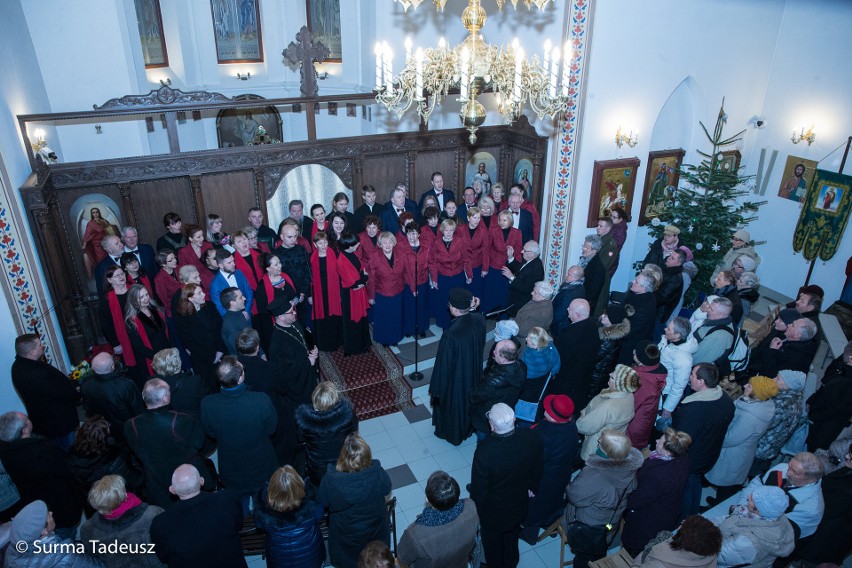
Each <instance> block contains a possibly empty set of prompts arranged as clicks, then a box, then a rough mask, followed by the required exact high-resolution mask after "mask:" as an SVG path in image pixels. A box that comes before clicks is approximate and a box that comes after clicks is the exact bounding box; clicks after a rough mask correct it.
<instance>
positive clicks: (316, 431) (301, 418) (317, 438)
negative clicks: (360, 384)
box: [296, 381, 358, 487]
mask: <svg viewBox="0 0 852 568" xmlns="http://www.w3.org/2000/svg"><path fill="white" fill-rule="evenodd" d="M296 424H297V425H298V427H299V439H301V440H304V442H305V460H306V461H307V468H308V476H309V478H310V481H311V483H312V484H313V486H314V487H319V486H320V482H321V481H322V478H323V476H324V475H325V473H326V471H327V470H328V468H329V466H331V465H332V464H334V463H336V461H337V458H338V456H339V455H340V449H341V448H342V447H343V442H344V441H345V440H346V437H347V436H349V435H350V434H352V433H353V432H356V431H357V430H358V417H357V416H355V412H354V410H353V409H352V404H351V403H350V402H349V400H348V399H347V398H346V397H342V396H341V395H340V391H339V390H338V389H337V386H335V384H334V383H333V382H332V381H321V382H320V384H318V385H317V386H316V387H315V388H314V392H313V394H312V395H311V404H302V405H301V406H299V407H298V408H297V409H296Z"/></svg>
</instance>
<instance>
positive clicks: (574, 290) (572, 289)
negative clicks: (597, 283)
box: [550, 264, 586, 337]
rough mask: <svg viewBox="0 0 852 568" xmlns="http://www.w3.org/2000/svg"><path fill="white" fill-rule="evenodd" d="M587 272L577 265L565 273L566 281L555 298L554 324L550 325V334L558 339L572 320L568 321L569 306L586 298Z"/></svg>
mask: <svg viewBox="0 0 852 568" xmlns="http://www.w3.org/2000/svg"><path fill="white" fill-rule="evenodd" d="M584 283H585V271H584V270H583V267H582V266H580V265H578V264H575V265H574V266H571V267H570V268H568V270H567V272H565V280H564V281H563V282H562V285H561V286H559V290H557V292H556V297H555V298H553V323H551V324H550V334H551V335H553V337H558V336H559V334H560V333H562V332H563V331H565V330H566V329H567V328H568V326H569V325H571V320H569V319H568V306H570V305H571V302H573V301H574V300H576V299H577V298H585V297H586V288H585V287H584V286H583V284H584Z"/></svg>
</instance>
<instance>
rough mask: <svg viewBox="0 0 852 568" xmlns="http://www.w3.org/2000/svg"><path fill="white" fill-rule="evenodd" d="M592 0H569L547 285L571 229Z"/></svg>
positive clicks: (557, 278) (555, 277)
mask: <svg viewBox="0 0 852 568" xmlns="http://www.w3.org/2000/svg"><path fill="white" fill-rule="evenodd" d="M592 1H593V0H572V1H571V7H570V22H569V23H568V29H567V37H568V41H570V42H571V45H572V47H573V50H574V57H573V59H572V60H571V70H570V74H569V76H568V81H569V87H568V94H569V95H570V97H571V99H570V103H569V106H568V111H567V112H566V113H565V116H564V117H563V118H562V120H561V121H560V122H559V139H558V142H557V144H556V151H555V153H553V154H551V155H552V158H551V160H552V161H551V163H550V164H549V166H552V169H551V167H548V170H550V171H555V173H556V179H555V184H554V189H553V192H552V194H551V196H550V200H549V208H548V210H547V212H548V215H547V216H548V218H549V219H550V223H549V224H548V229H549V231H548V234H547V235H546V237H545V238H546V241H545V244H546V246H545V248H544V255H543V257H542V261H543V262H544V277H545V279H546V280H547V281H549V282H550V284H551V285H553V286H555V287H558V285H559V284H560V283H561V278H562V272H563V263H564V259H565V256H566V254H565V250H566V246H567V245H568V242H567V241H568V236H569V235H570V228H571V213H572V210H573V204H574V197H575V196H574V194H575V193H576V188H573V187H572V185H573V179H574V171H575V162H574V158H575V156H576V153H577V152H576V150H577V137H578V134H579V132H580V114H581V110H582V104H583V102H584V101H583V86H584V78H585V75H586V63H587V52H588V48H589V41H590V39H591V20H592V18H591V16H592Z"/></svg>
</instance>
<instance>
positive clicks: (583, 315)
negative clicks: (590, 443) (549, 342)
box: [547, 298, 601, 412]
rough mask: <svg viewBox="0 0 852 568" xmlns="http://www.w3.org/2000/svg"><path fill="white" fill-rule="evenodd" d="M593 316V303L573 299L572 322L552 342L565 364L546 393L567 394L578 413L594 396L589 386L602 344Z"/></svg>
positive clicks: (570, 316)
mask: <svg viewBox="0 0 852 568" xmlns="http://www.w3.org/2000/svg"><path fill="white" fill-rule="evenodd" d="M590 315H591V306H590V305H589V302H588V301H587V300H584V299H582V298H578V299H576V300H574V301H573V302H571V305H570V306H569V307H568V320H569V321H570V322H571V323H570V325H569V326H568V328H567V329H566V330H565V331H563V332H562V333H561V334H560V335H559V336H557V337H556V338H555V339H554V341H553V346H554V347H556V351H557V352H558V353H559V358H560V360H561V361H565V365H561V366H560V369H559V373H558V374H557V375H556V376H555V377H554V378H553V380H551V382H550V386H549V387H548V389H547V392H548V393H549V394H565V395H568V397H570V398H571V400H573V401H574V408H575V412H580V411H581V410H583V409H584V408H585V407H586V404H587V403H588V401H589V400H590V399H591V397H590V396H589V385H590V383H591V381H592V372H593V371H594V370H595V364H596V362H597V361H598V351H599V349H600V347H601V339H600V336H599V335H598V330H597V329H596V327H595V322H594V321H592V319H590V317H589V316H590ZM595 394H597V393H595Z"/></svg>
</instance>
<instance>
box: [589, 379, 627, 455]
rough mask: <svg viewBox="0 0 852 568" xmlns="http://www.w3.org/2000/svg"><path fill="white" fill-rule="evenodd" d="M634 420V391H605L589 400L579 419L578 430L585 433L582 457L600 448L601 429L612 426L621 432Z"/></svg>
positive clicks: (592, 453)
mask: <svg viewBox="0 0 852 568" xmlns="http://www.w3.org/2000/svg"><path fill="white" fill-rule="evenodd" d="M631 420H633V393H629V392H611V391H603V392H601V394H599V395H597V396H596V397H595V398H593V399H592V400H591V402H589V405H588V406H587V407H586V408H584V409H583V412H582V413H581V414H580V418H579V419H578V420H577V431H578V432H580V434H584V435H585V436H586V439H585V440H583V447H582V448H581V449H580V457H581V458H582V459H583V461H586V460H587V459H589V456H591V455H594V453H595V451H596V450H597V449H598V438H600V437H601V430H603V429H605V428H611V429H613V430H618V431H619V432H621V433H624V432H626V431H627V425H628V424H630V421H631Z"/></svg>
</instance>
